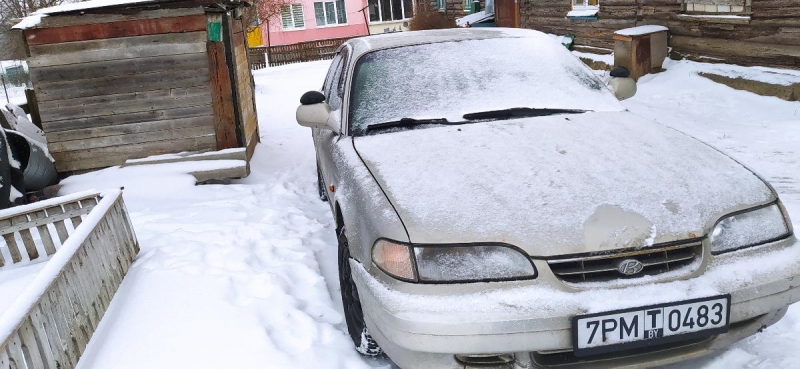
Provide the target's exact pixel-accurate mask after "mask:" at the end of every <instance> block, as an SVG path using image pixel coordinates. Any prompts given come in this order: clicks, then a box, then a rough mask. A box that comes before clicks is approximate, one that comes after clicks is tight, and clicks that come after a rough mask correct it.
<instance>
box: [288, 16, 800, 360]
mask: <svg viewBox="0 0 800 369" xmlns="http://www.w3.org/2000/svg"><path fill="white" fill-rule="evenodd" d="M676 108H677V107H676ZM297 121H298V123H299V124H300V125H303V126H306V127H311V128H313V132H312V135H313V140H314V144H315V148H316V157H317V164H318V187H319V195H320V197H321V198H323V199H325V200H328V201H329V204H330V207H331V210H332V212H333V216H334V219H335V223H336V227H337V232H338V240H339V245H338V247H339V274H340V283H341V293H342V303H343V307H344V315H345V319H346V323H347V327H348V331H349V333H350V336H351V337H352V339H353V342H354V344H355V346H356V348H357V349H358V350H359V352H361V353H363V354H367V355H376V354H379V353H380V352H381V349H382V350H383V351H384V352H385V353H386V354H387V355H388V356H389V357H390V358H391V359H392V360H393V361H394V362H395V363H397V364H398V365H399V366H401V367H403V368H463V367H472V366H478V367H482V368H483V367H503V368H506V367H521V368H528V367H551V366H558V367H559V368H562V367H570V368H571V367H591V368H601V367H620V366H624V367H626V368H637V367H652V366H657V365H663V364H667V363H672V362H676V361H680V360H687V359H690V358H694V357H698V356H701V355H704V354H707V353H710V352H713V351H715V350H718V349H720V348H724V347H726V346H727V345H729V344H731V343H733V342H736V341H738V340H741V339H743V338H745V337H748V336H750V335H753V334H755V333H757V332H759V331H760V330H762V329H764V328H765V327H767V326H769V325H771V324H773V323H775V322H776V321H778V320H779V319H780V318H781V317H782V316H783V315H784V314H785V312H786V310H787V307H788V306H789V305H790V304H791V303H793V302H796V301H798V300H800V278H798V276H800V243H798V241H797V240H796V238H795V237H794V235H793V230H792V226H791V222H790V221H789V218H788V215H787V212H786V210H785V209H784V207H783V205H782V203H781V201H780V200H779V198H778V195H777V194H776V192H775V191H774V189H773V188H772V187H771V186H770V185H769V184H768V183H766V182H765V181H764V180H763V179H762V178H760V177H759V176H758V175H757V174H755V173H754V172H753V171H751V170H750V169H748V168H747V167H745V166H744V165H742V164H741V163H739V162H737V161H736V160H734V159H732V158H730V157H728V156H727V155H725V154H724V153H722V152H720V151H718V150H716V149H714V148H713V147H710V146H708V145H706V144H705V143H703V142H700V141H698V140H696V139H694V138H692V137H689V136H687V135H685V134H683V133H681V132H679V131H676V130H673V129H670V128H668V127H665V126H662V125H660V124H657V123H655V122H652V121H648V120H646V119H642V118H641V117H638V116H636V115H634V114H632V113H631V112H628V111H626V110H625V109H624V107H623V106H622V105H621V104H620V103H619V101H618V100H617V99H616V98H615V97H614V94H613V93H612V91H610V89H609V88H608V87H606V85H604V83H603V82H602V81H600V80H599V79H598V78H597V77H596V76H595V75H594V74H593V73H592V71H591V70H590V69H588V68H587V67H586V66H585V65H583V64H582V63H581V62H580V61H579V60H578V59H577V58H575V57H574V56H573V55H572V54H571V53H570V52H568V51H567V50H566V49H565V48H564V47H563V46H561V45H559V44H557V43H556V42H554V41H552V40H551V39H550V38H549V37H548V36H546V35H544V34H542V33H539V32H536V31H524V30H510V29H459V30H441V31H422V32H404V33H399V34H390V35H380V36H371V37H364V38H356V39H352V40H350V41H348V42H347V43H345V44H344V45H343V46H342V47H341V48H340V49H339V50H338V52H337V54H336V56H335V58H334V59H333V61H332V64H331V66H330V69H329V72H328V75H327V77H326V79H325V82H324V87H323V91H322V92H319V91H310V92H308V93H306V94H304V95H303V97H302V98H301V106H300V107H299V108H298V110H297Z"/></svg>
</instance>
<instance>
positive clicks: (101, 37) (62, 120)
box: [25, 6, 216, 172]
mask: <svg viewBox="0 0 800 369" xmlns="http://www.w3.org/2000/svg"><path fill="white" fill-rule="evenodd" d="M44 20H45V21H44V22H43V23H42V24H41V25H40V26H39V28H35V29H29V30H26V31H25V37H26V40H27V43H28V46H29V50H30V55H31V57H30V59H29V66H30V74H31V79H32V82H33V86H34V90H35V92H36V96H37V99H38V101H39V110H40V113H41V118H42V127H43V129H44V131H45V133H46V136H47V140H48V147H49V149H50V153H51V154H52V155H53V157H54V158H55V159H56V168H57V169H58V170H59V172H71V171H82V170H88V169H95V168H102V167H106V166H111V165H119V164H122V163H124V161H125V160H126V159H128V158H136V157H145V156H149V155H157V154H164V153H169V152H180V151H196V150H213V149H216V139H215V134H214V122H213V110H212V108H211V89H210V87H209V80H210V77H209V61H208V57H207V55H206V39H207V34H206V17H205V14H204V11H203V9H202V7H200V6H198V7H196V8H190V9H169V10H167V9H164V10H149V11H140V12H138V13H135V14H128V15H119V14H116V15H115V14H95V15H83V16H81V15H72V16H54V17H46V18H44Z"/></svg>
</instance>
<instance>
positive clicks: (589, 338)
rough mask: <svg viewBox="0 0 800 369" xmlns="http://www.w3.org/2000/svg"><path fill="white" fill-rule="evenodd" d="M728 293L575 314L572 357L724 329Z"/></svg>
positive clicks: (729, 297)
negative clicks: (601, 311) (594, 312)
mask: <svg viewBox="0 0 800 369" xmlns="http://www.w3.org/2000/svg"><path fill="white" fill-rule="evenodd" d="M730 305H731V296H730V295H723V296H714V297H707V298H701V299H694V300H686V301H679V302H673V303H667V304H659V305H651V306H644V307H637V308H632V309H624V310H616V311H607V312H603V313H596V314H587V315H577V316H575V317H573V318H572V342H573V347H574V354H575V356H589V355H597V354H603V353H608V352H614V351H620V350H628V349H634V348H640V347H646V346H652V345H659V344H664V343H671V342H678V341H684V340H690V339H695V338H702V337H707V336H712V335H715V334H720V333H725V332H727V331H728V320H729V319H730Z"/></svg>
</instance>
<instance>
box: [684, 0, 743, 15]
mask: <svg viewBox="0 0 800 369" xmlns="http://www.w3.org/2000/svg"><path fill="white" fill-rule="evenodd" d="M748 8H749V7H748V6H747V3H746V2H745V3H744V5H718V4H697V3H694V2H692V0H685V1H684V4H683V10H684V11H686V12H692V13H707V14H714V15H726V14H729V15H737V14H740V13H747V12H749V11H750V9H748Z"/></svg>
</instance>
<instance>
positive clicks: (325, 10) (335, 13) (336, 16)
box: [312, 0, 350, 28]
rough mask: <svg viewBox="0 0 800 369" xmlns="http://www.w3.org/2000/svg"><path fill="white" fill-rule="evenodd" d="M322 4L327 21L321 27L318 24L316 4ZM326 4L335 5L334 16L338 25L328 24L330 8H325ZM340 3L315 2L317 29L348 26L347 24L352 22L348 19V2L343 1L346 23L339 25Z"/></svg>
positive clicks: (331, 1) (323, 14) (329, 1)
mask: <svg viewBox="0 0 800 369" xmlns="http://www.w3.org/2000/svg"><path fill="white" fill-rule="evenodd" d="M318 3H319V4H322V17H323V19H324V20H325V24H323V25H319V24H318V23H317V7H316V4H318ZM326 3H333V16H334V18H335V19H336V23H328V8H327V7H325V4H326ZM337 3H338V1H336V0H323V1H315V2H314V3H313V4H312V6H313V7H314V24H315V25H316V26H317V28H324V27H337V26H346V25H347V22H349V21H350V20H348V19H347V2H346V1H344V0H343V1H342V4H343V5H344V18H345V19H344V23H339V5H337Z"/></svg>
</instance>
